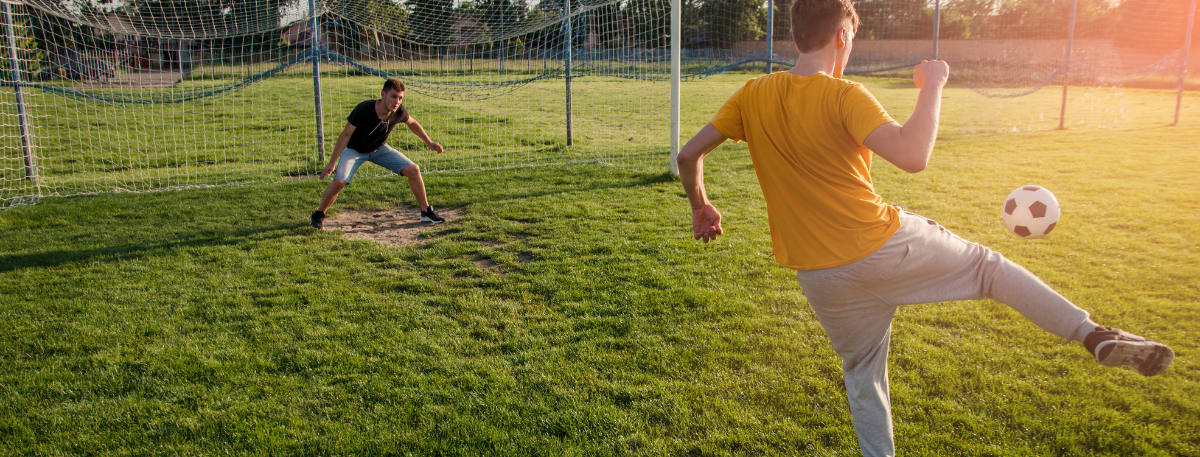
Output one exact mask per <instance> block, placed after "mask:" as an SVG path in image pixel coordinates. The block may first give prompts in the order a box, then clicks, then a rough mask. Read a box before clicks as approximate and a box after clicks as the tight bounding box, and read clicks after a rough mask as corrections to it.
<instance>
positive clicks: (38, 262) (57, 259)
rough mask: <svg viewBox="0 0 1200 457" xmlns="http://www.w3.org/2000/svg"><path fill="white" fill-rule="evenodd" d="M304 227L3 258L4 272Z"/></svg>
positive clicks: (225, 242)
mask: <svg viewBox="0 0 1200 457" xmlns="http://www.w3.org/2000/svg"><path fill="white" fill-rule="evenodd" d="M307 225H308V224H307V223H304V224H295V225H277V226H272V227H261V228H255V229H248V230H239V231H236V232H230V233H228V234H224V235H216V236H208V237H205V236H199V237H193V238H189V239H184V240H178V241H166V242H161V243H146V242H143V243H128V244H119V245H112V246H102V247H96V248H91V249H81V250H55V251H41V252H34V253H29V254H17V255H11V254H10V255H0V272H6V271H14V270H20V269H25V268H41V267H55V266H59V265H63V264H69V263H80V262H86V261H93V260H94V261H115V260H130V259H141V258H145V257H149V256H151V255H152V254H154V253H157V252H163V251H168V250H172V249H178V248H192V247H213V246H237V245H240V244H245V243H247V242H250V241H251V240H250V238H251V237H253V240H254V241H261V240H269V239H278V238H284V237H286V236H289V234H290V233H291V230H295V229H297V228H300V227H305V226H307ZM270 232H276V233H275V234H273V235H269V236H255V235H259V234H262V233H270Z"/></svg>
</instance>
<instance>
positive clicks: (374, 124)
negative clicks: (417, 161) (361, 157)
mask: <svg viewBox="0 0 1200 457" xmlns="http://www.w3.org/2000/svg"><path fill="white" fill-rule="evenodd" d="M346 121H347V122H349V123H350V124H352V125H354V133H352V134H350V141H349V142H347V143H346V147H348V148H350V149H353V150H355V151H358V152H360V153H362V154H370V153H372V152H375V150H376V149H379V147H380V146H383V143H385V142H387V138H388V135H389V134H391V133H392V129H394V128H396V124H400V123H403V122H408V110H407V109H405V108H404V105H403V104H402V105H400V108H397V109H396V112H394V113H392V116H391V118H389V119H388V120H386V121H384V120H380V119H379V115H378V114H376V113H375V100H367V101H365V102H362V103H359V104H358V106H355V107H354V111H351V112H350V115H349V116H346Z"/></svg>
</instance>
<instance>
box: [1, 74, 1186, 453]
mask: <svg viewBox="0 0 1200 457" xmlns="http://www.w3.org/2000/svg"><path fill="white" fill-rule="evenodd" d="M746 77H747V76H746V75H727V76H723V77H716V78H712V79H711V80H708V81H707V82H706V83H705V84H704V85H702V86H701V85H685V90H687V91H690V92H687V93H686V94H685V95H686V96H685V98H684V100H685V105H684V108H685V113H684V135H685V137H686V136H687V135H690V134H691V133H693V132H695V131H696V130H697V129H699V128H700V127H701V126H702V125H703V124H704V122H705V121H706V120H707V118H708V117H709V116H711V114H712V112H713V111H714V110H715V109H716V107H717V106H719V104H720V103H721V101H723V100H724V99H725V98H726V97H728V95H729V94H730V93H732V92H733V90H736V88H737V87H738V86H739V85H740V82H741V81H743V80H744V79H746ZM863 81H865V83H866V84H867V85H868V87H869V88H870V89H871V90H872V91H873V92H875V93H876V94H877V95H878V96H879V98H880V99H881V101H882V102H883V103H884V105H885V106H886V107H887V108H888V109H889V110H891V112H892V113H893V114H894V115H896V116H897V117H898V118H901V119H903V118H904V117H906V116H907V114H908V112H909V110H911V107H912V103H913V102H914V100H915V94H916V92H915V90H914V89H911V83H906V82H904V81H896V80H887V79H863ZM1091 93H1092V96H1093V97H1097V100H1099V101H1098V102H1095V103H1093V105H1092V106H1093V107H1094V109H1093V110H1092V111H1090V112H1091V113H1092V114H1090V116H1093V118H1094V119H1113V115H1112V114H1111V112H1106V111H1104V110H1108V109H1111V108H1112V106H1108V105H1109V104H1110V101H1112V100H1116V101H1119V102H1120V105H1121V106H1120V108H1122V109H1125V110H1127V114H1126V115H1125V118H1124V119H1125V120H1124V121H1123V122H1120V123H1112V124H1113V125H1111V126H1109V125H1106V126H1108V127H1111V128H1097V127H1096V126H1095V125H1088V126H1087V127H1088V128H1072V129H1068V130H1062V131H1058V130H1043V129H1044V128H1046V127H1045V126H1046V125H1049V124H1054V125H1055V126H1056V124H1057V122H1056V121H1057V119H1044V118H1043V119H1042V120H1040V121H1037V122H1040V123H1035V121H1034V119H1033V118H1031V117H1030V115H1029V114H1028V113H1033V112H1037V111H1038V110H1037V109H1033V108H1032V107H1033V106H1037V104H1049V106H1052V107H1053V106H1056V104H1057V102H1058V100H1059V99H1058V98H1057V97H1060V96H1061V93H1057V94H1056V93H1053V92H1050V93H1046V94H1041V93H1039V94H1035V96H1031V97H1033V98H1023V99H1018V100H1015V101H1013V102H1012V103H1024V104H1025V105H1027V106H1030V107H1031V108H1030V109H1029V110H1028V113H1026V114H1017V115H1014V116H1015V117H1014V118H1013V120H1012V121H1004V122H1006V123H1002V126H1001V127H999V128H990V127H989V128H980V127H979V126H978V124H980V121H978V118H979V117H984V116H992V115H999V114H995V113H1003V112H1012V111H1011V110H1010V111H1000V110H997V109H996V108H994V105H986V104H984V102H986V100H982V98H981V97H979V96H978V94H975V93H973V92H970V91H967V90H961V89H952V90H950V91H947V93H946V98H945V108H944V112H943V115H944V126H945V127H944V128H943V130H942V134H941V136H940V139H939V144H938V148H937V150H936V151H935V155H934V158H933V160H932V162H931V164H930V168H929V169H928V170H926V171H924V172H922V173H919V174H915V175H910V174H906V173H903V172H900V171H899V170H897V169H895V168H894V167H892V166H891V165H889V164H886V163H884V162H883V161H878V162H876V164H877V165H876V168H875V172H874V176H875V180H876V184H877V187H878V189H879V191H880V193H881V194H882V195H883V196H884V198H885V199H886V200H887V201H888V202H889V203H893V204H898V205H901V206H904V207H905V208H907V209H909V210H912V211H915V212H918V213H921V214H923V215H925V216H928V217H931V218H933V219H936V220H938V221H939V222H941V223H942V224H943V225H945V226H947V227H949V228H950V229H952V230H954V231H955V232H956V233H957V234H959V235H961V236H964V237H965V238H967V239H971V240H975V241H979V242H981V243H983V244H985V245H988V246H990V247H992V248H994V249H996V250H998V251H1000V252H1002V253H1004V254H1005V255H1006V256H1007V257H1009V258H1011V259H1014V260H1016V261H1018V262H1019V263H1021V264H1023V265H1025V266H1026V267H1028V268H1029V269H1030V270H1031V271H1033V272H1034V273H1036V274H1038V275H1039V276H1041V277H1042V278H1043V279H1044V280H1045V281H1046V282H1047V283H1049V284H1050V285H1052V286H1053V287H1055V288H1056V289H1058V290H1059V291H1061V292H1062V293H1063V294H1064V295H1066V296H1067V297H1068V298H1070V299H1072V300H1074V301H1075V302H1076V303H1077V304H1079V305H1080V306H1082V307H1084V308H1085V309H1088V310H1089V311H1091V312H1092V315H1093V318H1094V319H1095V320H1097V321H1098V322H1101V323H1103V324H1106V325H1112V326H1117V327H1121V328H1124V329H1126V330H1130V331H1133V332H1136V333H1139V334H1142V335H1145V336H1148V337H1151V338H1154V339H1157V340H1160V341H1163V342H1166V343H1168V344H1170V345H1171V346H1172V347H1173V348H1174V349H1175V350H1176V353H1177V358H1176V360H1175V363H1174V365H1173V366H1172V368H1171V369H1170V370H1169V371H1168V372H1167V373H1166V374H1164V375H1162V376H1159V377H1154V378H1142V377H1139V376H1138V375H1137V374H1136V373H1134V372H1133V371H1132V370H1129V369H1110V368H1104V367H1101V366H1099V365H1098V364H1096V363H1095V362H1094V361H1092V360H1090V358H1089V355H1088V354H1087V353H1086V351H1084V350H1083V349H1081V347H1080V346H1079V345H1078V344H1069V343H1067V342H1065V341H1063V340H1060V339H1057V337H1054V336H1051V335H1049V334H1046V333H1044V332H1042V331H1041V330H1039V329H1038V328H1036V327H1035V326H1033V325H1032V324H1030V323H1029V322H1027V321H1025V320H1024V319H1023V318H1022V317H1020V316H1019V315H1018V314H1016V313H1015V312H1013V311H1011V310H1010V309H1008V308H1007V307H1005V306H1003V305H999V304H996V303H993V302H988V301H984V302H955V303H941V304H931V305H920V306H912V307H905V308H902V309H901V310H900V312H899V313H898V315H897V318H896V321H895V323H894V324H893V332H894V336H893V340H892V349H891V358H890V360H891V380H892V384H891V389H892V401H893V409H894V414H895V424H896V440H897V445H898V450H899V452H900V453H901V454H903V455H1115V456H1132V455H1185V456H1186V455H1200V426H1198V425H1197V424H1200V359H1197V358H1196V354H1197V350H1198V349H1200V344H1198V342H1197V332H1196V330H1195V329H1194V326H1195V324H1196V323H1197V321H1198V320H1200V279H1198V278H1200V248H1198V245H1197V240H1200V228H1198V227H1200V224H1197V216H1196V215H1197V214H1200V186H1198V185H1197V183H1198V182H1200V172H1198V170H1200V159H1198V158H1197V157H1196V155H1195V154H1194V153H1193V151H1192V150H1191V149H1192V146H1193V145H1194V144H1195V142H1196V138H1200V122H1197V120H1200V112H1197V110H1196V109H1190V110H1188V111H1185V113H1184V120H1185V122H1183V123H1182V124H1181V125H1179V126H1174V127H1168V126H1166V124H1167V123H1170V121H1171V116H1170V114H1169V112H1167V113H1164V110H1165V109H1168V108H1164V107H1169V109H1171V110H1173V107H1174V105H1173V103H1174V94H1173V93H1165V92H1154V91H1138V90H1130V89H1126V90H1123V91H1118V92H1110V93H1107V94H1105V95H1098V94H1099V92H1091ZM1086 94H1087V92H1083V91H1081V93H1080V96H1086ZM1189 97H1191V100H1195V98H1194V95H1192V94H1189ZM1006 103H1007V102H1006ZM1191 105H1192V106H1196V105H1197V104H1196V103H1195V102H1194V101H1192V102H1191ZM986 106H993V107H992V108H986ZM1079 106H1083V105H1079ZM1187 107H1188V105H1187V103H1185V108H1187ZM1018 111H1019V110H1018ZM1077 112H1079V113H1087V112H1089V111H1087V110H1085V109H1083V108H1078V109H1077ZM1010 115H1011V114H1010ZM1160 115H1161V116H1160ZM1081 118H1083V117H1081ZM1026 126H1030V127H1028V128H1027V127H1026ZM1075 126H1076V127H1083V126H1080V125H1075ZM1001 130H1003V131H1004V132H1000V131H1001ZM1012 130H1016V131H1015V132H1014V131H1012ZM451 152H453V151H451ZM706 172H707V174H708V190H709V192H710V196H711V197H712V199H713V201H714V203H715V204H716V205H717V207H718V208H720V209H721V210H722V211H723V213H724V215H725V218H726V220H725V230H726V234H725V236H724V237H723V238H721V239H720V240H718V241H717V242H714V243H711V244H702V243H699V242H696V241H693V240H691V237H690V222H689V212H688V209H687V202H686V198H685V197H684V195H683V191H682V189H681V186H680V185H679V183H678V182H676V181H674V180H672V179H670V178H669V177H665V176H663V175H661V174H657V173H637V172H630V171H623V170H620V169H616V168H612V167H607V166H602V165H575V166H566V167H539V168H518V169H504V170H498V171H478V172H459V173H436V174H430V175H428V176H426V185H427V186H428V188H429V191H430V196H431V199H432V201H433V203H434V204H435V205H437V206H439V207H452V208H462V209H463V210H464V211H465V216H464V217H463V218H462V219H459V220H457V221H454V222H452V223H449V224H445V225H442V226H437V227H435V228H434V229H433V230H432V231H430V232H427V233H426V234H425V235H424V237H423V240H422V242H421V243H419V244H414V245H409V246H403V247H398V248H392V247H386V246H383V245H380V244H377V243H373V242H369V241H344V240H342V239H341V238H340V236H339V234H338V233H336V232H318V231H315V230H313V229H311V228H309V227H308V226H307V216H308V213H309V212H311V210H312V208H313V206H314V205H315V203H316V199H317V196H318V194H319V192H320V190H321V188H322V186H323V184H324V183H323V182H319V181H315V180H295V181H288V182H284V183H275V184H261V185H250V186H242V187H233V188H215V189H195V190H187V191H180V192H166V193H138V194H115V195H99V196H87V197H76V198H58V199H45V200H43V201H42V202H41V203H39V204H37V205H34V206H27V207H18V208H12V209H9V210H6V211H3V212H0V320H2V322H3V323H2V324H0V386H2V387H3V389H2V390H0V455H76V454H104V455H163V454H170V455H179V454H182V455H215V454H233V455H463V456H473V455H581V456H582V455H588V456H591V455H854V454H855V453H857V452H858V448H857V442H856V441H855V438H854V431H853V428H852V425H851V420H850V415H849V412H848V407H847V404H846V399H845V390H844V387H843V386H842V384H841V370H840V360H839V359H838V357H837V356H836V355H835V354H834V353H833V351H832V349H831V348H830V346H829V343H828V340H827V339H826V338H825V336H824V332H823V331H822V329H821V327H820V325H819V324H818V323H817V322H816V320H815V319H814V317H813V314H812V312H811V310H810V309H809V308H808V306H807V304H806V302H805V300H804V297H803V295H802V294H801V290H800V289H799V287H798V286H797V284H796V281H795V276H794V275H793V273H792V272H790V271H789V270H787V269H785V268H783V267H780V266H778V265H777V264H775V263H774V261H773V259H772V258H771V257H770V256H769V254H770V252H771V246H770V239H769V234H768V232H767V221H766V212H765V208H764V204H763V201H762V197H761V195H760V192H759V189H758V185H757V182H756V180H755V176H754V170H753V167H752V165H751V163H750V160H749V158H748V157H747V155H746V152H745V147H744V145H741V144H732V143H728V144H726V145H725V146H722V147H721V148H720V149H718V150H717V151H715V152H714V153H713V154H712V155H710V159H709V161H708V166H707V167H706ZM1025 184H1038V185H1042V186H1044V187H1047V188H1049V189H1051V190H1053V191H1054V192H1055V194H1056V195H1057V197H1058V199H1059V201H1060V203H1061V205H1062V208H1063V218H1062V222H1060V223H1059V225H1058V227H1057V228H1056V229H1055V231H1054V233H1052V234H1051V235H1050V236H1048V237H1046V238H1043V239H1040V240H1036V241H1025V240H1019V239H1017V238H1016V237H1014V236H1012V235H1009V234H1007V233H1006V232H1005V231H1004V229H1003V226H1002V224H1001V223H1000V218H999V211H1000V203H1001V201H1002V199H1003V197H1004V196H1005V195H1007V194H1008V192H1009V191H1011V190H1012V189H1014V188H1016V187H1018V186H1021V185H1025ZM398 203H401V204H412V203H413V202H412V197H411V194H409V193H408V191H407V189H406V186H405V185H404V183H403V181H399V180H396V179H394V178H379V179H370V180H361V181H357V182H356V183H355V184H354V185H353V186H352V187H351V188H348V189H347V190H346V191H345V192H344V193H343V196H342V197H341V199H340V200H339V201H338V204H337V205H336V206H335V210H334V212H336V211H340V210H346V209H369V208H379V209H382V208H390V207H393V206H395V205H396V204H398Z"/></svg>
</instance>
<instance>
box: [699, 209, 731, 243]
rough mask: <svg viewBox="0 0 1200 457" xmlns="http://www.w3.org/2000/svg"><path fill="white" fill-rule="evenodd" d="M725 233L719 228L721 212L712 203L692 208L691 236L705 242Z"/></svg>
mask: <svg viewBox="0 0 1200 457" xmlns="http://www.w3.org/2000/svg"><path fill="white" fill-rule="evenodd" d="M722 233H725V231H724V230H722V229H721V213H720V212H718V211H717V208H716V207H714V206H713V205H712V204H708V205H704V206H702V207H700V208H696V209H693V210H692V237H693V238H695V239H697V240H704V242H705V243H707V242H709V241H712V240H715V239H717V235H720V234H722Z"/></svg>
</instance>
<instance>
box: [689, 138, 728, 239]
mask: <svg viewBox="0 0 1200 457" xmlns="http://www.w3.org/2000/svg"><path fill="white" fill-rule="evenodd" d="M724 142H725V136H724V135H721V132H719V131H717V128H716V127H713V125H712V124H711V123H709V124H706V125H705V126H704V128H701V129H700V131H699V132H697V133H696V135H695V136H693V137H692V139H690V140H688V142H687V144H685V145H683V149H681V150H680V151H679V158H678V162H679V177H680V179H682V180H683V190H684V191H685V192H687V197H688V202H689V203H691V205H692V237H693V238H695V239H697V240H704V242H705V243H707V242H709V241H712V240H715V239H717V235H720V234H722V233H724V231H723V230H722V229H721V213H720V212H718V211H717V208H716V207H714V206H713V205H712V202H710V201H708V193H707V192H705V191H704V156H707V155H708V153H709V152H712V150H713V149H716V148H717V146H720V145H721V143H724Z"/></svg>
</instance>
